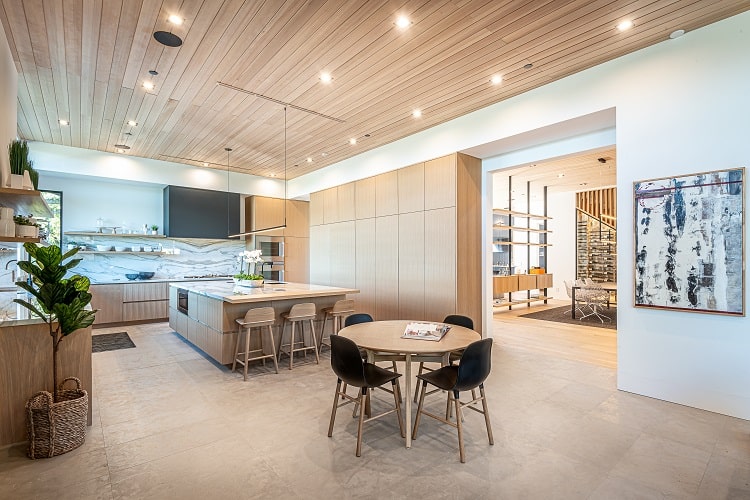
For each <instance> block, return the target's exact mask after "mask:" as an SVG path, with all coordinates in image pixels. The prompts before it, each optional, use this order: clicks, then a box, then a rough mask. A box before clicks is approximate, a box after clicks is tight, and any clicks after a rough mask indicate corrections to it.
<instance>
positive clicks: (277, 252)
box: [255, 236, 284, 262]
mask: <svg viewBox="0 0 750 500" xmlns="http://www.w3.org/2000/svg"><path fill="white" fill-rule="evenodd" d="M255 248H256V249H258V250H260V251H261V253H262V256H263V260H265V261H272V262H279V261H283V260H284V238H283V237H282V236H256V237H255Z"/></svg>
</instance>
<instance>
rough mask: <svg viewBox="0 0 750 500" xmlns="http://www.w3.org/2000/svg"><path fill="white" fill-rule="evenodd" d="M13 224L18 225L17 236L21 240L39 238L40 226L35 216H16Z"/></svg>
mask: <svg viewBox="0 0 750 500" xmlns="http://www.w3.org/2000/svg"><path fill="white" fill-rule="evenodd" d="M13 222H15V224H16V236H18V237H19V238H37V237H38V236H39V224H38V223H37V221H36V219H34V216H33V215H31V214H29V215H21V214H18V215H14V216H13Z"/></svg>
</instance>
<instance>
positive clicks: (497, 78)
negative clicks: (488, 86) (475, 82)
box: [490, 75, 503, 85]
mask: <svg viewBox="0 0 750 500" xmlns="http://www.w3.org/2000/svg"><path fill="white" fill-rule="evenodd" d="M502 81H503V76H502V75H492V78H490V82H492V85H500V84H501V83H502Z"/></svg>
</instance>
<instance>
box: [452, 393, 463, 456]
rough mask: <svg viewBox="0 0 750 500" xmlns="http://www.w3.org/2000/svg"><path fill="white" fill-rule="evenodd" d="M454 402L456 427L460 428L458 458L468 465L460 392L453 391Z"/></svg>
mask: <svg viewBox="0 0 750 500" xmlns="http://www.w3.org/2000/svg"><path fill="white" fill-rule="evenodd" d="M453 401H454V403H455V405H456V427H457V428H458V456H459V458H460V459H461V463H462V464H463V463H466V456H465V452H464V429H463V424H462V423H461V401H460V399H459V395H458V391H453Z"/></svg>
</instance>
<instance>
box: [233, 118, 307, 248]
mask: <svg viewBox="0 0 750 500" xmlns="http://www.w3.org/2000/svg"><path fill="white" fill-rule="evenodd" d="M227 158H229V156H228V155H227ZM308 160H312V159H310V158H308ZM227 162H228V160H227ZM286 163H287V148H286V106H284V223H283V224H282V225H280V226H274V227H265V228H263V229H255V230H253V231H246V232H244V233H238V234H230V235H229V238H239V237H240V236H249V235H251V234H258V233H266V232H268V231H275V230H277V229H284V228H285V227H286V205H287V203H288V201H287V194H288V193H287V184H288V183H287V176H286ZM295 166H296V165H295ZM271 177H274V176H273V174H272V175H271Z"/></svg>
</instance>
